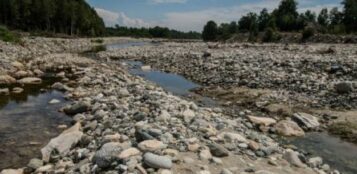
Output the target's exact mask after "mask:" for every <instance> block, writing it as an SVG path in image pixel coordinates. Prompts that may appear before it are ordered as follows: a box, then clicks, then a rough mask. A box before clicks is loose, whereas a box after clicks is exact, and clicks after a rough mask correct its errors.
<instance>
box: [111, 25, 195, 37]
mask: <svg viewBox="0 0 357 174" xmlns="http://www.w3.org/2000/svg"><path fill="white" fill-rule="evenodd" d="M106 34H107V36H130V37H149V38H170V39H201V34H200V33H198V32H193V31H190V32H181V31H176V30H170V29H168V28H163V27H154V28H128V27H121V26H119V25H116V26H115V27H114V28H113V27H110V28H107V29H106Z"/></svg>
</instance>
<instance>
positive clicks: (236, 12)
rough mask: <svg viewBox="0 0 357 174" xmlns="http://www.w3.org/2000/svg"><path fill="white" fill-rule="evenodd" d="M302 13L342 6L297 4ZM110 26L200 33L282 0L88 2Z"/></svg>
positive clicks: (316, 0)
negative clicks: (205, 27)
mask: <svg viewBox="0 0 357 174" xmlns="http://www.w3.org/2000/svg"><path fill="white" fill-rule="evenodd" d="M297 1H298V3H299V11H305V10H307V9H310V10H312V11H316V12H318V11H319V10H320V9H321V8H323V7H327V8H332V7H335V6H340V3H341V0H297ZM87 2H89V4H90V5H91V6H93V7H95V9H96V10H97V12H98V14H99V15H100V16H101V17H102V18H103V19H104V21H105V23H106V25H107V26H113V25H114V24H119V25H122V26H129V27H152V26H157V25H158V26H165V27H169V28H173V29H177V30H181V31H191V30H192V31H201V30H202V28H203V25H204V24H205V23H206V22H207V21H208V20H215V21H216V22H218V23H221V22H230V21H233V20H234V21H237V20H238V19H239V18H240V17H241V16H242V15H244V14H246V13H247V12H250V11H252V12H259V11H260V10H261V9H263V8H267V9H269V10H271V9H274V8H276V7H277V6H278V4H279V2H280V0H87Z"/></svg>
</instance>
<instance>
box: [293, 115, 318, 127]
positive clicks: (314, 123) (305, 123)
mask: <svg viewBox="0 0 357 174" xmlns="http://www.w3.org/2000/svg"><path fill="white" fill-rule="evenodd" d="M293 120H294V121H295V122H296V123H297V124H299V125H300V126H301V127H302V128H304V129H306V130H310V129H315V128H318V127H319V126H320V123H319V120H318V119H317V117H315V116H312V115H310V114H306V113H295V114H294V115H293Z"/></svg>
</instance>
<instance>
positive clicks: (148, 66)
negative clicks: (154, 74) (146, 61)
mask: <svg viewBox="0 0 357 174" xmlns="http://www.w3.org/2000/svg"><path fill="white" fill-rule="evenodd" d="M141 70H143V71H150V70H151V66H150V65H145V66H141Z"/></svg>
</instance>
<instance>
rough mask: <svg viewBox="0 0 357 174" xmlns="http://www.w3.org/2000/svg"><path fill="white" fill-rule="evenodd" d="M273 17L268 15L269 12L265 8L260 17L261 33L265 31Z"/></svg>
mask: <svg viewBox="0 0 357 174" xmlns="http://www.w3.org/2000/svg"><path fill="white" fill-rule="evenodd" d="M270 18H271V16H270V14H269V13H268V10H267V9H266V8H264V9H263V10H262V11H261V12H260V15H259V17H258V26H259V31H264V30H265V29H266V28H267V26H268V23H269V20H270Z"/></svg>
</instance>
